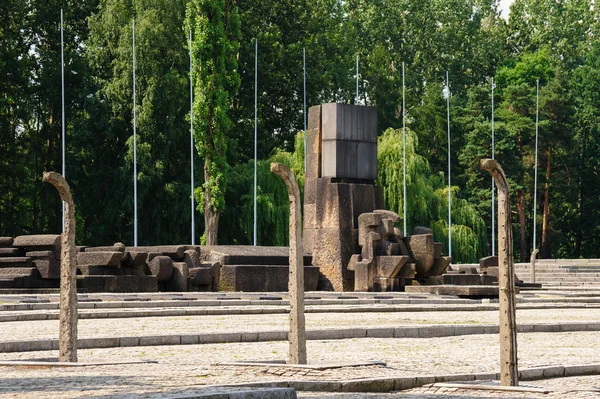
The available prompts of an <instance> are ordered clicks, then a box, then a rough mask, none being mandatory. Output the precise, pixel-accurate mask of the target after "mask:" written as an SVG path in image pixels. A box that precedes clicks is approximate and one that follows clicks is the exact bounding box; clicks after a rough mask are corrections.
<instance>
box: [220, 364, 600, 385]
mask: <svg viewBox="0 0 600 399" xmlns="http://www.w3.org/2000/svg"><path fill="white" fill-rule="evenodd" d="M583 375H600V363H596V364H583V365H569V366H545V367H535V368H525V369H522V370H519V380H521V381H534V380H541V379H547V378H558V377H574V376H583ZM499 379H500V373H493V372H488V373H472V374H462V373H458V374H439V375H419V376H412V377H386V378H363V379H354V380H340V381H318V380H304V381H299V380H296V381H293V380H292V381H290V380H287V381H268V382H253V383H241V384H227V385H221V386H219V387H228V388H235V387H248V388H250V387H254V388H275V387H278V388H286V387H287V388H293V389H295V390H296V391H315V392H394V391H402V390H406V389H413V388H419V387H422V386H424V385H429V384H435V383H440V382H452V381H487V380H499Z"/></svg>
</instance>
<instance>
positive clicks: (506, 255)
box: [481, 159, 519, 386]
mask: <svg viewBox="0 0 600 399" xmlns="http://www.w3.org/2000/svg"><path fill="white" fill-rule="evenodd" d="M481 169H483V170H487V171H488V172H490V173H491V174H492V176H493V177H494V181H495V182H496V187H497V188H498V266H499V270H498V286H499V302H500V384H501V385H511V386H518V385H519V371H518V366H517V321H516V306H515V270H514V263H513V239H512V228H511V223H510V198H509V190H508V181H507V180H506V175H505V174H504V171H503V170H502V168H501V167H500V165H499V164H498V163H497V162H496V161H494V160H492V159H482V160H481Z"/></svg>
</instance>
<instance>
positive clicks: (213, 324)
mask: <svg viewBox="0 0 600 399" xmlns="http://www.w3.org/2000/svg"><path fill="white" fill-rule="evenodd" d="M549 313H550V314H551V317H549ZM287 320H288V316H287V315H286V314H272V315H234V316H231V315H223V316H180V317H143V318H128V319H85V320H80V321H79V323H78V330H79V331H78V336H79V338H92V337H117V336H132V335H165V334H166V335H168V334H198V333H203V332H212V333H220V332H232V331H236V332H257V331H272V330H281V331H285V330H287V328H288V327H287V322H288V321H287ZM519 321H522V322H523V323H548V322H553V323H558V322H581V321H600V309H550V310H533V309H526V310H519V311H517V322H519ZM494 323H498V311H468V312H459V311H446V312H410V313H372V312H369V313H352V314H348V313H308V314H306V327H307V329H309V330H314V329H325V328H342V327H400V326H407V325H433V324H470V325H477V324H494ZM0 326H1V329H2V338H1V340H2V341H21V340H24V339H48V338H55V339H56V338H58V320H43V321H33V322H32V321H15V322H4V323H1V324H0Z"/></svg>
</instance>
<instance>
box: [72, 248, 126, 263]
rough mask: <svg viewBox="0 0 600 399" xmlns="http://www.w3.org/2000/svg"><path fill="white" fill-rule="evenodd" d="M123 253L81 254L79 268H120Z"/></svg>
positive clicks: (78, 259) (78, 261)
mask: <svg viewBox="0 0 600 399" xmlns="http://www.w3.org/2000/svg"><path fill="white" fill-rule="evenodd" d="M122 259H123V252H119V251H113V252H79V253H78V254H77V266H112V267H119V266H120V265H121V260H122Z"/></svg>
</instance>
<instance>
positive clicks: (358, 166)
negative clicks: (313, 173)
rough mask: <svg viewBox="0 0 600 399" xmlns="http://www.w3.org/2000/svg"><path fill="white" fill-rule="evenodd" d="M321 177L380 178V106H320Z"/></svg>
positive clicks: (372, 179)
mask: <svg viewBox="0 0 600 399" xmlns="http://www.w3.org/2000/svg"><path fill="white" fill-rule="evenodd" d="M321 120H322V143H321V153H322V154H321V177H332V178H336V179H357V180H371V181H374V180H376V179H377V108H375V107H362V106H357V105H350V104H323V105H322V106H321Z"/></svg>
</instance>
